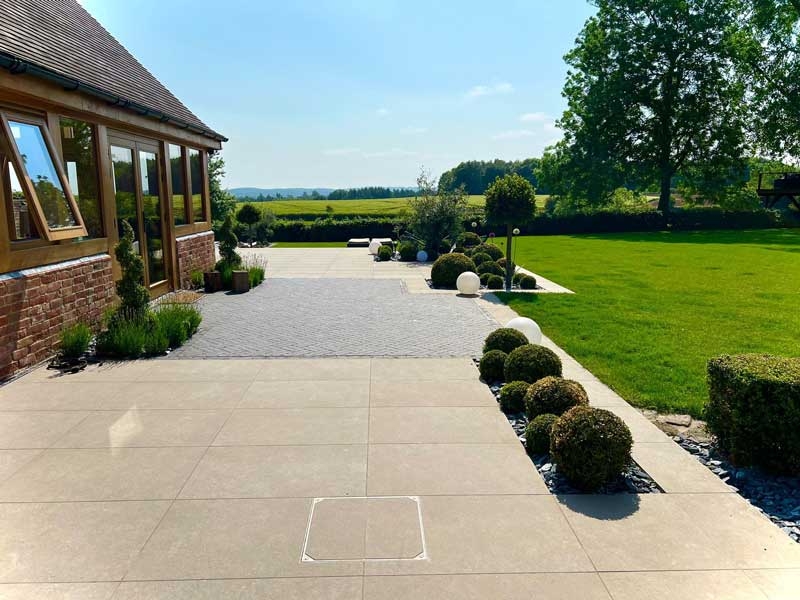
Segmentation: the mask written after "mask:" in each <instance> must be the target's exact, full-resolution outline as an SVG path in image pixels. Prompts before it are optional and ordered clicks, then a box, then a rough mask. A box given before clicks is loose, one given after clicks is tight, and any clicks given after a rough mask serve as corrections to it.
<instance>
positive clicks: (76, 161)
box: [61, 118, 103, 238]
mask: <svg viewBox="0 0 800 600" xmlns="http://www.w3.org/2000/svg"><path fill="white" fill-rule="evenodd" d="M61 148H62V151H63V155H64V156H63V158H64V170H65V171H66V173H67V180H68V181H69V187H70V190H71V191H72V196H73V197H74V198H75V202H76V203H77V204H78V209H79V210H80V211H81V217H82V218H83V224H84V225H85V226H86V233H87V236H88V237H90V238H97V237H103V217H102V213H101V212H100V191H99V190H100V182H99V181H98V177H97V153H96V147H95V143H94V127H92V125H90V124H89V123H85V122H83V121H78V120H75V119H66V118H62V119H61Z"/></svg>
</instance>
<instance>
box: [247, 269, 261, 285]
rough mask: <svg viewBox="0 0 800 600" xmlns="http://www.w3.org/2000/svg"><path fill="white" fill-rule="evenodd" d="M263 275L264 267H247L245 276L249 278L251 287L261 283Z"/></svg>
mask: <svg viewBox="0 0 800 600" xmlns="http://www.w3.org/2000/svg"><path fill="white" fill-rule="evenodd" d="M264 276H265V272H264V267H256V266H253V267H247V278H248V279H249V280H250V287H251V288H254V287H256V286H259V285H261V283H262V282H263V281H264Z"/></svg>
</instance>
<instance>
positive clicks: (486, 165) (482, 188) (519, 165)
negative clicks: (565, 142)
mask: <svg viewBox="0 0 800 600" xmlns="http://www.w3.org/2000/svg"><path fill="white" fill-rule="evenodd" d="M538 164H539V159H538V158H526V159H525V160H517V161H505V160H491V161H483V160H470V161H467V162H462V163H460V164H459V165H458V166H456V167H453V168H452V169H450V170H449V171H445V172H444V173H442V175H441V177H439V188H440V189H443V190H455V189H456V188H459V187H461V186H463V187H464V191H465V193H467V194H470V195H480V194H484V193H486V190H487V188H488V187H489V186H490V185H491V184H492V182H493V181H494V180H495V179H497V178H498V177H503V176H504V175H508V174H510V173H516V174H517V175H520V176H522V177H524V178H525V179H527V180H528V181H529V182H530V184H531V185H532V186H534V187H537V180H536V174H535V169H536V167H537V166H538ZM543 193H548V192H547V191H544V192H543Z"/></svg>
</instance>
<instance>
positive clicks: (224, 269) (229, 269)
mask: <svg viewBox="0 0 800 600" xmlns="http://www.w3.org/2000/svg"><path fill="white" fill-rule="evenodd" d="M233 269H234V267H233V265H231V264H230V263H229V262H228V261H227V260H225V259H224V258H223V259H222V260H219V261H217V264H216V265H214V270H215V271H219V272H220V274H221V276H222V289H223V290H229V289H231V288H233Z"/></svg>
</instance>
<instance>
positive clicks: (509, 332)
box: [483, 327, 528, 354]
mask: <svg viewBox="0 0 800 600" xmlns="http://www.w3.org/2000/svg"><path fill="white" fill-rule="evenodd" d="M527 343H528V338H527V337H525V334H524V333H522V332H521V331H518V330H517V329H512V328H511V327H500V328H499V329H495V330H494V331H493V332H492V333H490V334H489V335H487V336H486V339H485V340H484V342H483V351H484V352H488V351H489V350H502V351H503V352H505V353H506V354H508V353H509V352H511V351H512V350H515V349H516V348H519V347H520V346H524V345H525V344H527Z"/></svg>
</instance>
